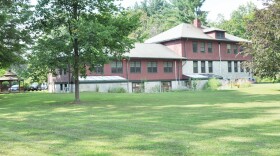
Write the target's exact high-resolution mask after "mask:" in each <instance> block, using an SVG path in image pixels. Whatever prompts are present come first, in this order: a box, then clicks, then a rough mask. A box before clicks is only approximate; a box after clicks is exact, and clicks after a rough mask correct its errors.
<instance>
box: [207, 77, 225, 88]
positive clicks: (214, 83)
mask: <svg viewBox="0 0 280 156" xmlns="http://www.w3.org/2000/svg"><path fill="white" fill-rule="evenodd" d="M220 86H222V84H221V82H220V81H219V80H217V79H215V78H213V79H210V80H208V82H207V83H206V84H205V86H204V89H206V90H217V89H218V88H219V87H220Z"/></svg>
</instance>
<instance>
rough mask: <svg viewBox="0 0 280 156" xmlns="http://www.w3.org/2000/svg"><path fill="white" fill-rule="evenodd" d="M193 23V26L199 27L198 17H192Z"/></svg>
mask: <svg viewBox="0 0 280 156" xmlns="http://www.w3.org/2000/svg"><path fill="white" fill-rule="evenodd" d="M193 25H194V26H195V27H197V28H201V22H200V20H199V19H197V18H196V19H194V20H193Z"/></svg>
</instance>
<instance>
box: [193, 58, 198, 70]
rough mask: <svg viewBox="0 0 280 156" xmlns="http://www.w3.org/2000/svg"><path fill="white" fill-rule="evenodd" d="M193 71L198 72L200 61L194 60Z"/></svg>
mask: <svg viewBox="0 0 280 156" xmlns="http://www.w3.org/2000/svg"><path fill="white" fill-rule="evenodd" d="M193 73H198V63H197V61H193Z"/></svg>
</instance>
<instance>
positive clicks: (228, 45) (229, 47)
mask: <svg viewBox="0 0 280 156" xmlns="http://www.w3.org/2000/svg"><path fill="white" fill-rule="evenodd" d="M230 50H231V46H230V44H227V53H228V54H230Z"/></svg>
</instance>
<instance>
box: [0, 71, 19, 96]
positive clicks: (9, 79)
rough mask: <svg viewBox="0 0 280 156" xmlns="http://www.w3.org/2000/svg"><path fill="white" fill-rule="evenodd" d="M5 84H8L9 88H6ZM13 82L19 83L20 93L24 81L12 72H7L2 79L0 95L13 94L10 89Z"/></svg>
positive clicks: (0, 80)
mask: <svg viewBox="0 0 280 156" xmlns="http://www.w3.org/2000/svg"><path fill="white" fill-rule="evenodd" d="M3 82H8V83H9V86H4V85H3ZM13 82H17V83H18V85H19V86H18V88H19V89H18V91H17V92H20V91H21V88H22V87H21V86H20V82H24V81H23V80H22V79H20V78H18V76H17V75H16V74H15V73H13V72H11V71H7V72H6V73H5V74H4V76H3V77H0V93H7V92H9V93H11V89H9V88H10V87H11V86H12V83H13Z"/></svg>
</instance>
